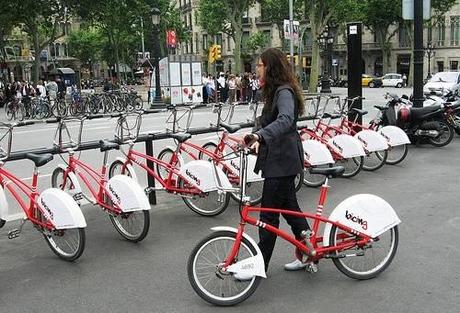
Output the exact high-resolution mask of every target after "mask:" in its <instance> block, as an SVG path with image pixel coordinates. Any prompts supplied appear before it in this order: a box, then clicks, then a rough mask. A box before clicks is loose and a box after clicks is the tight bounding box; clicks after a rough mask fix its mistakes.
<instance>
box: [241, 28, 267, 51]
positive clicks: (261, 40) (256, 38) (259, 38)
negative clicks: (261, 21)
mask: <svg viewBox="0 0 460 313" xmlns="http://www.w3.org/2000/svg"><path fill="white" fill-rule="evenodd" d="M269 40H270V39H269V38H268V36H267V35H266V34H264V33H262V32H257V33H252V34H251V35H250V36H249V39H248V40H247V42H246V47H247V48H248V49H249V50H251V51H252V52H253V53H254V52H255V51H257V50H258V49H260V48H263V47H265V45H266V44H267V43H268V41H269ZM244 48H245V47H243V49H244Z"/></svg>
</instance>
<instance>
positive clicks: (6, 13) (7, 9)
mask: <svg viewBox="0 0 460 313" xmlns="http://www.w3.org/2000/svg"><path fill="white" fill-rule="evenodd" d="M0 8H2V9H1V10H0V61H2V60H3V57H4V55H3V49H4V48H5V41H6V39H7V37H8V36H9V34H10V33H11V31H12V30H13V28H14V25H15V24H16V15H15V14H14V9H13V5H12V1H9V0H0Z"/></svg>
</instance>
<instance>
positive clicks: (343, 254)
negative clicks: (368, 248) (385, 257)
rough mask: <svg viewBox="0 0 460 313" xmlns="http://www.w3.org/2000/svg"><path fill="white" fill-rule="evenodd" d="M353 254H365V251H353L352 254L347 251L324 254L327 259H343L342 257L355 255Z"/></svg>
mask: <svg viewBox="0 0 460 313" xmlns="http://www.w3.org/2000/svg"><path fill="white" fill-rule="evenodd" d="M353 256H364V252H363V251H362V252H357V253H351V254H345V253H339V254H328V255H326V256H324V258H326V259H342V258H348V257H353Z"/></svg>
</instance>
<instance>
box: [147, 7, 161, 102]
mask: <svg viewBox="0 0 460 313" xmlns="http://www.w3.org/2000/svg"><path fill="white" fill-rule="evenodd" d="M151 15H152V24H153V32H152V37H153V38H152V39H153V58H154V68H155V98H153V103H152V104H153V105H155V104H157V105H158V104H160V103H162V101H161V87H160V39H159V33H160V28H159V25H160V10H159V9H158V8H152V11H151ZM151 81H152V80H150V82H151ZM149 92H150V91H149Z"/></svg>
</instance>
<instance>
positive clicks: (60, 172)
mask: <svg viewBox="0 0 460 313" xmlns="http://www.w3.org/2000/svg"><path fill="white" fill-rule="evenodd" d="M85 119H86V118H85V117H82V118H78V119H74V120H77V121H78V122H79V123H80V127H79V134H78V141H77V142H74V141H73V140H72V134H71V133H70V132H69V129H68V128H67V126H66V122H67V121H69V120H70V119H69V120H64V119H60V120H59V125H58V128H57V130H56V136H58V142H56V140H55V145H57V146H58V147H59V148H60V150H61V151H62V152H66V153H68V155H69V157H68V159H67V161H66V163H67V164H66V165H64V164H60V165H59V166H58V167H57V168H56V169H55V170H54V171H53V174H52V176H51V184H52V186H53V187H56V188H59V189H62V190H64V191H67V192H68V193H69V194H70V195H72V196H73V198H74V199H75V200H76V201H77V202H78V203H79V204H80V203H81V201H82V200H83V198H85V199H86V200H88V202H90V203H92V204H95V205H98V206H100V207H101V208H102V209H103V210H104V211H106V212H107V213H108V215H109V218H110V221H111V222H112V224H113V226H114V227H115V229H116V230H117V232H118V233H119V234H120V235H121V236H122V237H123V238H125V239H126V240H128V241H131V242H139V241H141V240H143V239H144V238H145V237H146V236H147V234H148V231H149V227H150V214H149V210H150V204H149V202H148V199H147V196H146V195H145V193H144V191H143V190H142V188H141V187H140V186H139V184H137V182H136V181H134V180H133V179H132V178H129V177H127V176H124V175H117V176H113V177H111V178H110V179H108V178H107V157H108V152H109V151H110V150H113V149H118V148H119V145H118V144H116V143H112V142H108V141H104V140H101V141H100V142H99V144H100V151H101V152H104V159H103V163H102V167H101V169H100V170H96V169H94V168H92V167H91V166H90V165H89V164H87V163H84V162H83V161H81V160H79V158H78V157H75V151H74V148H75V147H78V146H79V145H80V144H81V134H82V131H83V124H84V121H85ZM65 140H68V141H67V142H66V141H65ZM69 145H70V146H69ZM78 178H80V179H81V181H83V183H84V184H85V186H86V187H87V189H88V190H89V192H90V194H91V196H88V195H86V194H85V193H83V191H82V188H81V186H80V182H79V179H78Z"/></svg>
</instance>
